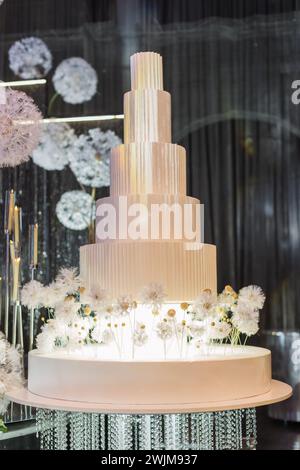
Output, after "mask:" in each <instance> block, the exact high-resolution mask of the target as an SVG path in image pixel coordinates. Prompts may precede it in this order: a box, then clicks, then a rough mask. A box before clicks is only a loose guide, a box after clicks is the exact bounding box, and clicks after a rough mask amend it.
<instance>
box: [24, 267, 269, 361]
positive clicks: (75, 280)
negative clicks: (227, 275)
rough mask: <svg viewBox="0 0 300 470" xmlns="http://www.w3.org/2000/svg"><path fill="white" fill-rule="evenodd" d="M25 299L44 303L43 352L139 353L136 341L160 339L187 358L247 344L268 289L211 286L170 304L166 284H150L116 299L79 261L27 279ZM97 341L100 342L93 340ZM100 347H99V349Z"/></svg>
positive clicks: (140, 345)
mask: <svg viewBox="0 0 300 470" xmlns="http://www.w3.org/2000/svg"><path fill="white" fill-rule="evenodd" d="M21 299H22V303H23V305H26V306H27V307H28V308H29V309H32V308H34V309H41V308H44V309H46V313H45V314H44V317H43V318H42V321H43V323H44V324H43V326H42V331H41V333H40V334H39V335H38V336H37V340H36V345H37V348H38V350H39V351H40V352H43V353H50V352H54V351H57V350H65V351H73V352H74V351H78V350H80V351H81V352H83V351H84V350H85V349H86V348H88V350H89V352H91V351H93V350H94V351H95V350H97V353H99V351H100V353H101V351H104V350H105V348H108V347H110V348H111V349H110V352H112V351H114V353H115V354H116V357H119V358H125V357H127V355H128V352H129V351H130V356H131V357H132V358H134V357H135V353H136V351H137V350H138V349H139V348H143V347H146V346H147V344H148V345H150V346H151V344H153V341H154V340H155V341H156V342H157V341H159V343H160V345H161V347H162V351H163V355H164V357H165V358H166V357H167V356H169V352H170V351H171V350H172V351H173V355H174V354H175V356H177V357H180V358H184V357H187V356H188V355H189V351H190V350H191V348H192V349H193V351H194V352H198V353H199V352H200V353H205V348H207V346H212V345H219V344H229V345H239V344H245V342H246V340H247V338H248V337H249V336H252V335H254V334H256V333H257V331H258V329H259V311H260V310H261V309H262V308H263V305H264V301H265V296H264V293H263V292H262V290H261V288H260V287H258V286H248V287H243V288H242V289H240V291H239V292H238V293H237V292H235V291H234V290H233V288H232V287H231V286H226V287H225V289H224V290H223V292H222V293H221V294H219V295H215V294H214V293H213V292H212V291H211V290H210V289H205V290H203V291H202V292H200V293H199V296H198V298H197V299H196V300H195V301H194V302H192V303H188V302H182V303H180V304H167V303H166V293H165V292H164V288H163V286H162V285H160V284H157V283H152V284H149V285H148V286H145V287H144V289H142V291H141V293H140V295H139V297H138V299H133V298H132V297H131V296H130V295H124V296H121V297H119V298H118V299H111V298H110V296H109V294H108V292H107V291H106V290H104V289H101V288H100V287H98V286H94V287H93V288H91V290H89V291H88V290H87V289H85V287H84V286H83V284H82V282H81V280H80V277H79V276H78V275H77V270H76V269H75V268H70V269H67V268H62V269H61V271H60V272H59V274H58V276H57V278H56V279H55V281H54V282H53V283H51V284H50V285H48V286H43V285H42V284H41V283H39V282H37V281H30V282H29V283H28V284H26V285H25V286H24V287H23V289H22V292H21ZM96 346H98V348H96V349H95V347H96ZM99 347H100V349H99Z"/></svg>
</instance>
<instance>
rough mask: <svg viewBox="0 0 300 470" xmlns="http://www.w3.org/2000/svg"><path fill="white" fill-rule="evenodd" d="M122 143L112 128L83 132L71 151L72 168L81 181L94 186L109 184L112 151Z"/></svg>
mask: <svg viewBox="0 0 300 470" xmlns="http://www.w3.org/2000/svg"><path fill="white" fill-rule="evenodd" d="M120 143H121V139H120V138H119V137H118V136H117V135H116V134H115V133H114V132H113V131H111V130H108V131H106V132H103V131H101V130H100V129H98V128H96V129H90V130H89V131H88V133H87V134H81V135H80V136H79V137H78V139H77V141H76V142H75V145H74V147H73V150H72V153H70V168H71V170H72V171H73V173H74V175H75V176H76V178H77V180H78V181H79V183H81V184H83V185H85V186H92V187H93V188H100V187H101V186H109V184H110V172H109V161H110V151H111V149H112V148H113V147H115V146H116V145H119V144H120Z"/></svg>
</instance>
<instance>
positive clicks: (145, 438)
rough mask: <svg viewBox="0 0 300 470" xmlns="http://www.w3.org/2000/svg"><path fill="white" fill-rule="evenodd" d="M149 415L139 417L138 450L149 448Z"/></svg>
mask: <svg viewBox="0 0 300 470" xmlns="http://www.w3.org/2000/svg"><path fill="white" fill-rule="evenodd" d="M151 419H152V416H151V415H142V416H141V417H140V450H151V449H152V447H151Z"/></svg>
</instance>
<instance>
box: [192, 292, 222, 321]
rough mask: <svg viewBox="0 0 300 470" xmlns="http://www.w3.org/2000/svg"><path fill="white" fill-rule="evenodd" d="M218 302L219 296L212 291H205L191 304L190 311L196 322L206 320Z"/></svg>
mask: <svg viewBox="0 0 300 470" xmlns="http://www.w3.org/2000/svg"><path fill="white" fill-rule="evenodd" d="M216 302H217V296H216V294H215V293H214V292H212V290H211V289H204V290H203V291H202V292H201V294H200V295H199V296H198V297H197V298H196V300H195V301H194V302H193V303H192V304H191V306H190V308H189V311H190V312H191V313H192V314H193V315H194V317H195V319H196V320H204V319H205V318H207V317H208V316H209V315H211V314H212V312H213V310H214V308H215V306H216Z"/></svg>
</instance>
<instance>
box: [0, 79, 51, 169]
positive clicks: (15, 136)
mask: <svg viewBox="0 0 300 470" xmlns="http://www.w3.org/2000/svg"><path fill="white" fill-rule="evenodd" d="M1 91H2V90H1V84H0V92H1ZM2 98H3V99H2ZM41 119H42V115H41V113H40V111H39V110H38V108H37V106H36V105H35V103H34V101H33V99H32V98H30V97H29V96H27V95H26V93H24V92H22V91H16V90H10V89H8V88H6V89H5V91H4V92H3V93H2V92H1V99H0V166H11V167H13V166H16V165H19V164H20V163H23V162H25V161H27V160H28V159H29V155H30V154H31V153H32V151H33V150H34V149H35V147H36V146H37V144H38V142H39V138H40V133H41Z"/></svg>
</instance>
